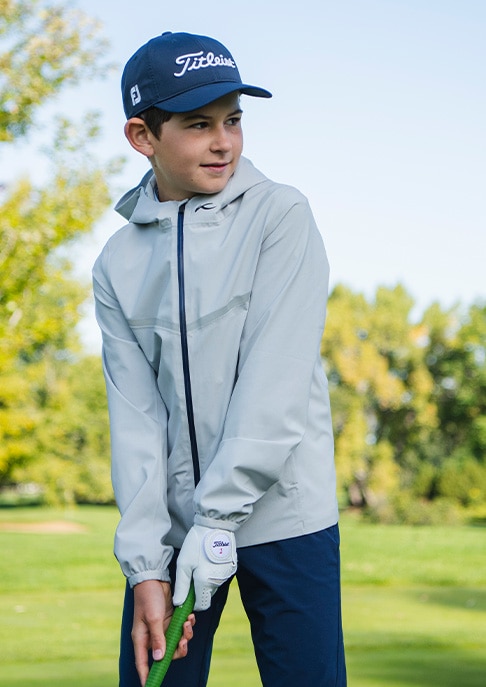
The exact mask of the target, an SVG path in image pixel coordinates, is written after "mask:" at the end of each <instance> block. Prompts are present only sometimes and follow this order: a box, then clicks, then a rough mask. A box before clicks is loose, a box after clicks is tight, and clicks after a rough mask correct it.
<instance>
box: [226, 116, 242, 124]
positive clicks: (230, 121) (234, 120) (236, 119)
mask: <svg viewBox="0 0 486 687" xmlns="http://www.w3.org/2000/svg"><path fill="white" fill-rule="evenodd" d="M240 120H241V115H238V116H237V117H231V118H230V119H228V124H229V125H230V126H237V125H238V124H239V123H240Z"/></svg>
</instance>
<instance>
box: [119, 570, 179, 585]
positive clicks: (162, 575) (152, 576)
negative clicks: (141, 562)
mask: <svg viewBox="0 0 486 687" xmlns="http://www.w3.org/2000/svg"><path fill="white" fill-rule="evenodd" d="M127 580H128V584H129V585H130V587H132V589H133V587H134V586H135V585H136V584H139V583H140V582H145V581H146V580H159V581H160V582H169V584H170V575H169V572H168V571H167V570H144V571H143V572H139V573H135V574H134V575H130V576H129V577H127Z"/></svg>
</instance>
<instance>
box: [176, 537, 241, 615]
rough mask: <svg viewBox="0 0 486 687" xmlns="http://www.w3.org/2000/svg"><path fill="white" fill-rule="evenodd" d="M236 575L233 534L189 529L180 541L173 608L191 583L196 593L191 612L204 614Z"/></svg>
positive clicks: (182, 600) (185, 595) (179, 602)
mask: <svg viewBox="0 0 486 687" xmlns="http://www.w3.org/2000/svg"><path fill="white" fill-rule="evenodd" d="M235 572H236V542H235V535H234V534H233V532H229V531H228V530H220V529H213V528H211V527H203V526H202V525H193V527H191V529H190V530H189V532H188V533H187V535H186V538H185V539H184V543H183V544H182V548H181V552H180V554H179V558H178V559H177V570H176V581H175V589H174V597H173V599H172V603H173V604H174V606H180V605H181V604H183V603H184V601H185V600H186V597H187V595H188V593H189V587H190V584H191V579H193V580H194V590H195V592H196V603H195V604H194V610H195V611H205V610H206V609H207V608H209V606H210V605H211V597H212V596H213V594H214V593H215V591H216V590H217V589H218V587H220V586H221V585H222V584H223V582H226V580H227V579H228V578H230V577H231V576H232V575H234V574H235Z"/></svg>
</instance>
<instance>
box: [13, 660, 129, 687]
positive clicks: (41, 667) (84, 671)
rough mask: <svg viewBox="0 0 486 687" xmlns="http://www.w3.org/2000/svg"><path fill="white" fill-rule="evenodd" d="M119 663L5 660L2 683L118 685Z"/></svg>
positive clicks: (15, 685)
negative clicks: (22, 661)
mask: <svg viewBox="0 0 486 687" xmlns="http://www.w3.org/2000/svg"><path fill="white" fill-rule="evenodd" d="M117 671H118V666H117V664H116V662H115V661H114V660H109V659H93V660H86V661H82V662H81V661H64V662H57V661H56V662H50V661H48V662H45V663H44V662H36V664H35V665H32V664H31V663H29V661H28V660H27V659H26V660H25V662H24V663H23V664H19V663H15V664H13V663H11V664H9V663H5V664H4V665H2V670H1V674H0V687H26V685H35V687H66V685H69V687H101V686H103V687H116V685H117V684H118V677H117Z"/></svg>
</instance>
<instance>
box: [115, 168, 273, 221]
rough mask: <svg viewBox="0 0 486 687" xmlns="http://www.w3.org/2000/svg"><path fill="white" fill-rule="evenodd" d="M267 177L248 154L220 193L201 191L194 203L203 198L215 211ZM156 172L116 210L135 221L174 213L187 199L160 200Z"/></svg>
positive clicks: (133, 189)
mask: <svg viewBox="0 0 486 687" xmlns="http://www.w3.org/2000/svg"><path fill="white" fill-rule="evenodd" d="M264 181H267V177H266V176H265V175H264V174H262V173H261V172H259V171H258V170H257V169H256V167H254V166H253V164H252V163H251V162H250V160H248V159H247V158H245V157H242V158H240V161H239V163H238V166H237V168H236V170H235V172H234V174H233V176H232V177H231V178H230V180H229V181H228V183H227V184H226V186H225V187H224V189H223V190H222V191H220V192H219V193H215V194H211V195H199V196H194V197H193V198H191V199H190V201H189V202H190V203H198V204H200V203H201V201H203V202H204V203H205V204H207V205H211V210H213V211H214V212H215V213H216V212H219V211H221V210H222V209H223V208H224V207H226V206H227V205H229V204H230V203H232V202H233V201H234V200H236V199H237V198H239V197H240V196H241V195H242V194H243V193H245V192H246V191H248V189H250V188H252V187H253V186H256V185H257V184H261V183H262V182H264ZM155 185H156V182H155V175H154V173H153V171H152V170H149V171H148V172H147V173H146V174H145V175H144V176H143V177H142V179H141V181H140V183H139V184H137V186H135V187H134V188H132V189H131V190H130V191H127V193H125V194H124V195H123V196H122V197H121V198H120V200H119V201H118V203H117V204H116V205H115V210H116V212H118V213H119V214H120V215H122V217H124V218H125V219H126V220H128V221H129V222H133V223H135V224H151V223H152V222H154V221H155V220H157V219H160V218H161V217H164V216H166V215H167V214H169V213H170V209H171V208H174V209H177V208H178V207H179V206H180V205H181V203H182V202H184V201H175V200H174V201H167V202H165V203H160V202H159V201H158V200H156V198H155V193H154V189H155Z"/></svg>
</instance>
